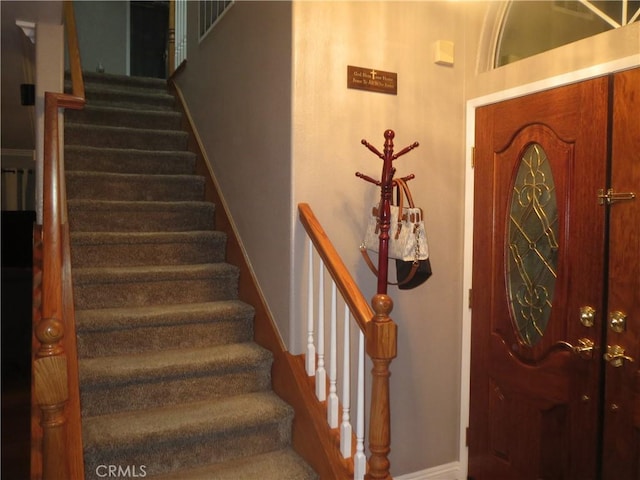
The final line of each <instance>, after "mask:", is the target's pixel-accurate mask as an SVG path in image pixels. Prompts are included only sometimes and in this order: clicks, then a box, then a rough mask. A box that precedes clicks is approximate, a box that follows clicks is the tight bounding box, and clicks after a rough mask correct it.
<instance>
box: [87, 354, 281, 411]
mask: <svg viewBox="0 0 640 480" xmlns="http://www.w3.org/2000/svg"><path fill="white" fill-rule="evenodd" d="M270 368H271V364H270V363H269V364H264V365H262V366H255V367H254V368H253V369H252V370H247V371H242V372H232V373H225V374H221V375H215V376H214V375H206V376H204V375H202V376H193V377H190V376H188V375H185V376H183V377H181V378H178V379H171V378H155V379H140V380H139V381H138V382H136V383H135V384H131V385H122V386H112V387H109V386H103V387H94V388H92V387H88V388H87V387H85V389H84V390H83V391H82V395H81V403H82V414H83V415H105V414H110V413H117V412H121V411H126V410H130V409H131V405H135V408H136V409H146V408H154V407H158V406H162V405H176V404H179V403H184V402H191V401H201V400H208V399H214V398H220V397H224V396H226V395H236V394H244V393H251V392H258V391H266V390H268V389H269V388H271V376H270ZM80 370H81V371H82V366H81V367H80Z"/></svg>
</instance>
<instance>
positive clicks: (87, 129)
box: [65, 122, 189, 151]
mask: <svg viewBox="0 0 640 480" xmlns="http://www.w3.org/2000/svg"><path fill="white" fill-rule="evenodd" d="M188 138H189V135H188V133H187V132H184V131H182V130H156V129H144V128H136V129H133V128H127V127H116V126H111V125H91V124H88V125H86V124H83V123H71V122H68V123H66V124H65V142H66V144H68V145H88V146H92V147H104V148H122V149H132V150H153V151H176V150H184V149H186V147H187V140H188Z"/></svg>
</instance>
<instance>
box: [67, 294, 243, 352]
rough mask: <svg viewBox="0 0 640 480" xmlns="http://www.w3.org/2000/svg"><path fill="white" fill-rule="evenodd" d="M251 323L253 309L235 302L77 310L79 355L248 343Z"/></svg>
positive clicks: (237, 301) (222, 301) (223, 301)
mask: <svg viewBox="0 0 640 480" xmlns="http://www.w3.org/2000/svg"><path fill="white" fill-rule="evenodd" d="M253 318H254V309H253V307H251V306H250V305H248V304H246V303H244V302H241V301H239V300H221V301H217V302H206V303H186V304H177V305H166V304H163V305H151V306H148V305H146V306H142V307H128V308H98V309H88V310H78V311H76V325H77V333H78V335H77V337H78V354H79V356H81V357H83V358H96V357H101V356H109V355H128V354H132V353H142V352H149V351H153V350H161V349H166V348H169V346H170V348H198V347H208V346H214V345H222V344H225V343H243V342H248V341H250V340H252V339H253Z"/></svg>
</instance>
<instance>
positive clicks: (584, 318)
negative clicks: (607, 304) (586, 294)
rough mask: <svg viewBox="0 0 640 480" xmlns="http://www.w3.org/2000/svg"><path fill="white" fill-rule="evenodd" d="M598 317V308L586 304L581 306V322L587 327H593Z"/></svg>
mask: <svg viewBox="0 0 640 480" xmlns="http://www.w3.org/2000/svg"><path fill="white" fill-rule="evenodd" d="M595 319H596V309H595V308H593V307H591V306H589V305H585V306H584V307H580V323H581V324H582V325H584V326H585V327H589V328H591V327H593V324H594V323H595Z"/></svg>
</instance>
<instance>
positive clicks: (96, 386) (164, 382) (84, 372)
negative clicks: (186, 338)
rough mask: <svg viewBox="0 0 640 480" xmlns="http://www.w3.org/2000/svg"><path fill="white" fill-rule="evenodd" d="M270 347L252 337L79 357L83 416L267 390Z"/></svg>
mask: <svg viewBox="0 0 640 480" xmlns="http://www.w3.org/2000/svg"><path fill="white" fill-rule="evenodd" d="M272 361H273V355H272V354H271V352H269V351H267V350H265V349H263V348H261V347H259V346H258V345H257V344H255V343H254V342H245V343H235V344H233V343H232V344H225V345H215V346H205V347H198V348H179V349H178V348H172V345H170V344H169V345H167V346H165V348H164V349H162V348H160V349H158V350H156V351H150V352H145V353H134V354H129V355H117V356H109V357H98V358H92V359H82V360H80V364H79V369H80V381H81V384H82V390H81V403H82V412H83V415H85V416H92V415H104V414H111V413H117V412H123V411H128V410H132V409H136V410H146V409H149V408H156V407H160V406H166V405H176V404H180V403H183V402H195V401H200V400H206V399H215V398H220V397H223V396H232V395H240V394H245V393H250V392H257V391H267V390H269V389H270V387H271V375H270V371H271V363H272Z"/></svg>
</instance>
